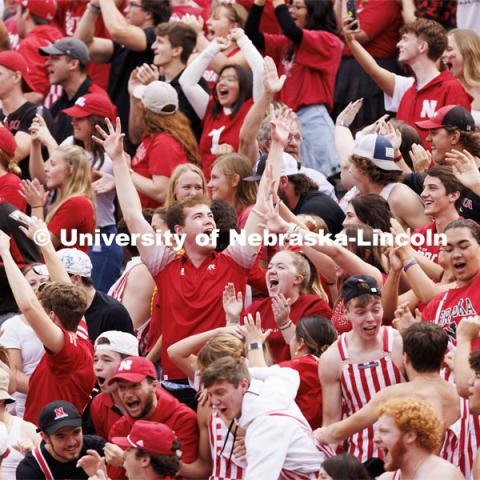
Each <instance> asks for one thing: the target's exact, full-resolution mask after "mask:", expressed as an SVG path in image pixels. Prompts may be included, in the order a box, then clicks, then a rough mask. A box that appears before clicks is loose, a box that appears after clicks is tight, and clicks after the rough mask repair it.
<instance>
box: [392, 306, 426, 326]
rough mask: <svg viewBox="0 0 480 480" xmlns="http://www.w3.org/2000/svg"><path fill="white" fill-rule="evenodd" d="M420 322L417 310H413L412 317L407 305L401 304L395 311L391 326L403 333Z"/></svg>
mask: <svg viewBox="0 0 480 480" xmlns="http://www.w3.org/2000/svg"><path fill="white" fill-rule="evenodd" d="M421 321H422V318H421V315H420V312H419V310H418V308H417V309H415V316H413V315H412V312H410V309H409V308H408V303H403V304H402V305H399V306H398V307H397V309H396V310H395V319H394V320H393V322H392V325H393V326H394V327H395V328H396V329H397V330H398V331H399V332H400V333H403V332H404V331H405V330H406V329H407V328H408V327H410V326H411V325H413V324H414V323H419V322H421Z"/></svg>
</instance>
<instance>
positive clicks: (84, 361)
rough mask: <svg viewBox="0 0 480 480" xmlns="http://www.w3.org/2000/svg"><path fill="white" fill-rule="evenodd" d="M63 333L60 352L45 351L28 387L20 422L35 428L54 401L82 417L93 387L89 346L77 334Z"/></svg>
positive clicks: (87, 342)
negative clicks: (63, 342) (75, 410)
mask: <svg viewBox="0 0 480 480" xmlns="http://www.w3.org/2000/svg"><path fill="white" fill-rule="evenodd" d="M82 323H83V322H82ZM79 328H80V326H79ZM84 328H85V325H84ZM62 331H63V334H64V337H65V345H64V346H63V348H62V350H61V351H60V352H58V353H49V352H48V351H46V352H45V355H44V356H43V357H42V359H41V360H40V363H39V364H38V365H37V368H35V371H34V372H33V373H32V376H31V377H30V381H29V383H28V385H29V389H28V394H27V401H26V403H25V415H24V417H23V418H24V420H26V421H28V422H32V423H34V424H35V425H38V415H39V414H40V412H41V411H42V409H43V407H44V406H45V405H46V404H47V403H50V402H53V401H55V400H66V401H68V402H70V403H72V404H73V405H75V407H76V408H77V409H78V411H79V412H80V413H82V412H83V410H84V409H85V407H86V406H87V404H88V402H89V400H90V394H91V393H92V389H93V387H94V386H95V381H96V379H95V374H94V373H93V346H92V344H91V343H90V341H89V340H88V339H86V338H82V336H81V335H80V334H77V335H74V334H73V333H71V332H67V331H66V330H63V329H62Z"/></svg>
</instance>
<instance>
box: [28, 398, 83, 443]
mask: <svg viewBox="0 0 480 480" xmlns="http://www.w3.org/2000/svg"><path fill="white" fill-rule="evenodd" d="M81 426H82V417H81V415H80V413H79V412H78V410H77V409H76V408H75V407H74V406H73V405H72V404H71V403H70V402H66V401H65V400H58V401H56V402H51V403H49V404H48V405H45V407H44V408H43V410H42V411H41V412H40V415H39V417H38V429H37V431H38V432H44V433H46V434H47V435H52V434H54V433H55V432H58V430H60V429H61V428H63V427H73V428H77V427H81Z"/></svg>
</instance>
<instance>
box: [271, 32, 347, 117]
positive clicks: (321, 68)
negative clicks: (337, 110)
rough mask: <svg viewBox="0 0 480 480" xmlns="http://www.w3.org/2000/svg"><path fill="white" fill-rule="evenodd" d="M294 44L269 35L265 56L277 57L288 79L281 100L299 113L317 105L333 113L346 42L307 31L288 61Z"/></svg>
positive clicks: (280, 71)
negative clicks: (337, 77)
mask: <svg viewBox="0 0 480 480" xmlns="http://www.w3.org/2000/svg"><path fill="white" fill-rule="evenodd" d="M291 44H292V42H291V41H290V40H289V39H288V38H286V37H284V36H283V35H265V55H268V56H269V57H272V58H273V60H274V61H275V63H276V65H277V68H278V74H279V75H283V74H285V75H286V76H287V80H286V81H285V84H284V86H283V88H282V90H281V91H280V94H279V99H280V100H281V101H282V102H284V103H285V104H287V105H288V106H289V107H290V108H291V109H292V110H294V111H295V112H297V111H298V110H300V109H301V108H302V107H305V106H308V105H316V104H325V105H326V107H327V108H328V109H329V110H331V109H332V107H333V91H334V88H335V78H336V75H337V70H338V67H339V66H340V62H341V60H342V42H341V41H340V39H339V38H338V37H337V36H335V35H333V34H332V33H329V32H324V31H322V30H303V38H302V43H301V44H300V46H299V47H298V48H296V49H295V53H294V55H293V58H292V60H291V61H289V62H287V60H286V59H285V52H286V50H287V48H288V47H290V45H291Z"/></svg>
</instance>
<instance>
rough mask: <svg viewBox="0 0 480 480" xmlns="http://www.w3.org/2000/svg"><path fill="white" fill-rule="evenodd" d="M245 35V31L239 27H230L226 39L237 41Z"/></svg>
mask: <svg viewBox="0 0 480 480" xmlns="http://www.w3.org/2000/svg"><path fill="white" fill-rule="evenodd" d="M244 36H245V32H244V31H243V29H241V28H232V29H231V30H230V33H229V34H228V39H229V40H230V41H232V42H238V41H239V40H240V39H241V38H242V37H244Z"/></svg>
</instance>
